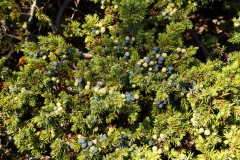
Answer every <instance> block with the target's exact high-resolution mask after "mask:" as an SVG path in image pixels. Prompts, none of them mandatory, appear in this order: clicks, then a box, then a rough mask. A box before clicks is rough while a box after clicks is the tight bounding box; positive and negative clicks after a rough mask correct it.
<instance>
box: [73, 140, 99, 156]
mask: <svg viewBox="0 0 240 160" xmlns="http://www.w3.org/2000/svg"><path fill="white" fill-rule="evenodd" d="M78 143H81V148H82V149H89V150H91V151H93V152H95V153H96V152H98V151H99V148H98V147H96V146H94V144H96V143H97V141H96V140H92V141H91V140H89V141H86V139H85V138H84V137H79V138H78ZM70 144H71V143H70Z"/></svg>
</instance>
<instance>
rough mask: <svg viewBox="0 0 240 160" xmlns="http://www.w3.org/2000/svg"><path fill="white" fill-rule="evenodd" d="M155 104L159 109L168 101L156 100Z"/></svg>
mask: <svg viewBox="0 0 240 160" xmlns="http://www.w3.org/2000/svg"><path fill="white" fill-rule="evenodd" d="M156 104H157V106H158V108H159V109H162V108H163V107H165V106H166V105H167V104H168V101H167V100H163V101H160V100H156Z"/></svg>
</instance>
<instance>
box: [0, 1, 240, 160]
mask: <svg viewBox="0 0 240 160" xmlns="http://www.w3.org/2000/svg"><path fill="white" fill-rule="evenodd" d="M94 2H95V3H97V2H101V1H97V0H95V1H94ZM231 2H232V3H233V4H234V1H231ZM8 3H9V4H8ZM210 3H211V1H204V0H202V1H201V4H200V2H199V3H196V2H195V1H183V0H176V1H154V0H149V1H145V0H141V1H133V0H123V1H120V0H115V1H110V0H109V1H104V3H102V4H101V5H102V6H101V8H102V9H104V11H105V15H104V16H101V15H100V14H99V13H94V14H88V15H86V16H85V21H84V22H78V21H76V20H72V19H69V18H66V19H65V21H64V22H63V24H62V30H61V33H60V34H59V35H54V34H53V33H51V32H49V33H48V34H47V35H39V36H37V38H38V41H37V42H33V41H27V40H23V39H22V41H21V43H19V44H18V45H19V47H20V48H21V49H20V51H21V52H22V53H23V54H24V59H25V61H26V63H25V64H23V65H20V66H19V68H18V70H11V69H9V68H8V67H6V66H5V62H7V58H6V57H2V58H1V60H0V75H1V81H4V85H3V87H2V88H1V92H0V99H1V101H0V112H1V115H0V116H1V117H0V118H1V119H0V125H1V126H4V127H5V128H6V130H7V131H8V132H9V134H11V136H13V139H14V144H15V145H16V147H17V148H18V149H19V152H21V153H31V155H33V156H34V157H37V158H40V157H41V156H42V155H45V154H48V155H49V156H51V157H52V158H53V159H59V160H61V159H89V160H90V159H106V160H108V159H109V160H110V159H111V160H112V159H150V160H155V159H176V160H177V159H199V160H200V159H237V157H239V156H240V153H239V146H238V145H239V142H238V141H239V137H240V132H239V127H238V126H239V113H240V112H239V105H240V97H239V91H240V88H239V85H240V69H239V68H240V55H239V53H238V52H237V51H234V52H230V53H227V54H228V57H227V59H224V60H221V59H220V58H221V56H222V55H223V53H224V51H225V47H224V46H222V48H221V47H218V48H215V46H216V44H217V43H219V42H218V41H219V40H218V38H217V37H216V36H214V35H211V34H210V33H209V34H204V35H203V36H202V38H203V44H204V45H206V46H207V47H206V48H208V49H209V52H211V54H212V55H214V56H215V58H214V59H212V60H208V59H207V60H206V62H202V61H201V60H199V59H198V58H197V52H198V51H199V48H202V47H203V45H202V46H194V45H193V44H192V43H190V44H189V43H187V42H186V41H184V39H183V37H184V36H186V33H187V32H188V31H189V30H192V29H193V27H194V23H192V21H191V19H190V18H189V15H190V14H191V13H193V12H195V11H196V10H197V9H198V7H199V6H200V5H205V4H210ZM0 4H3V5H2V6H1V7H2V8H0V10H1V11H5V10H7V9H6V8H7V7H6V4H8V6H10V5H16V4H15V3H14V2H13V1H10V2H5V1H4V2H0ZM43 10H44V7H42V8H41V7H39V8H38V9H37V10H36V11H35V16H36V17H35V18H36V20H38V22H39V24H41V25H47V24H48V23H49V22H51V19H50V18H49V17H48V16H47V15H45V14H44V13H43ZM2 14H3V15H4V16H6V15H5V14H6V13H5V12H3V13H2ZM15 16H16V17H17V14H16V15H15ZM12 17H13V18H12V20H14V19H15V18H14V16H12ZM100 17H101V18H100ZM24 22H25V21H21V24H24ZM233 22H234V25H235V28H234V27H233V31H232V33H231V34H232V37H231V38H229V39H228V41H229V42H232V43H233V44H235V43H239V42H238V41H239V40H238V37H237V36H239V35H238V34H239V31H238V28H237V27H238V25H236V24H237V23H238V20H237V19H236V18H233ZM19 23H20V22H19ZM228 23H231V22H229V21H228ZM18 29H19V28H18ZM25 29H26V28H25ZM19 31H23V30H21V29H19ZM19 35H20V37H21V36H23V33H19ZM26 35H28V34H26ZM26 35H24V36H26ZM77 37H81V38H82V39H84V42H85V46H84V47H82V46H75V43H73V44H72V43H71V42H69V41H68V40H69V39H71V38H77ZM4 38H5V37H4ZM80 48H81V49H80ZM82 48H84V49H83V50H82ZM86 50H87V52H86ZM219 57H220V58H219Z"/></svg>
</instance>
